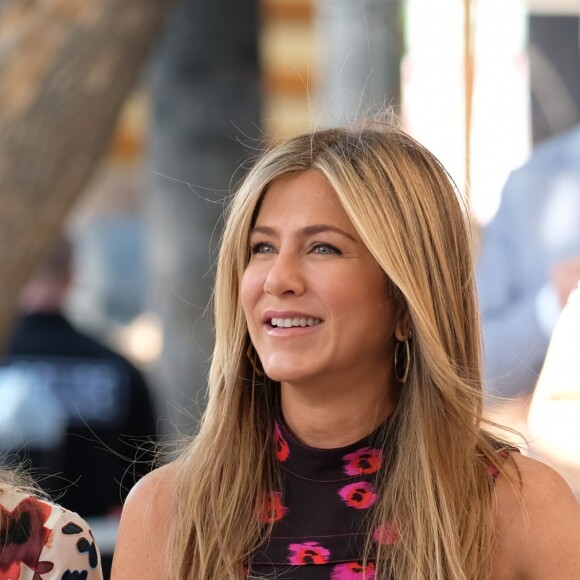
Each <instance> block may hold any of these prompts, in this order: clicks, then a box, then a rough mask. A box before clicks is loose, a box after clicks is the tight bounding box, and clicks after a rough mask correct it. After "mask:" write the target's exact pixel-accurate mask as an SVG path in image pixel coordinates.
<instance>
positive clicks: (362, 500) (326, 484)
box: [246, 419, 517, 580]
mask: <svg viewBox="0 0 580 580" xmlns="http://www.w3.org/2000/svg"><path fill="white" fill-rule="evenodd" d="M388 424H389V420H387V421H386V422H385V424H384V425H382V426H381V427H379V429H378V430H377V431H375V432H374V433H372V434H371V435H369V436H367V437H365V438H363V439H361V440H360V441H358V442H356V443H353V444H352V445H348V446H346V447H342V448H338V449H315V448H313V447H309V446H307V445H304V444H303V443H301V442H300V441H298V440H297V439H296V438H295V437H294V436H293V435H292V433H291V432H290V430H289V429H288V427H287V426H286V425H285V424H284V422H283V421H282V420H281V419H278V420H277V421H276V423H275V428H274V439H275V441H274V443H275V451H276V457H277V460H278V461H279V462H280V466H281V468H282V469H281V471H282V489H281V490H279V491H277V492H275V493H274V494H273V496H272V497H270V498H267V501H265V502H264V505H263V507H262V509H261V510H260V513H259V514H258V517H259V518H260V520H261V521H262V522H263V523H269V522H273V528H272V534H271V536H270V538H269V539H268V541H267V542H266V544H264V545H263V546H261V547H260V548H259V549H258V550H256V551H255V552H254V554H253V557H252V561H251V563H250V564H249V565H248V568H247V570H246V572H247V578H248V580H262V579H268V580H274V579H275V580H374V578H375V565H374V561H373V554H372V551H371V554H370V559H369V561H368V562H367V564H366V567H365V566H363V563H362V555H363V553H364V547H365V543H366V542H367V534H368V533H369V532H368V523H367V516H368V514H369V509H370V508H372V506H373V505H374V504H375V503H376V501H377V489H376V484H375V480H376V477H377V474H380V472H381V470H385V469H388V458H387V457H386V456H385V455H386V453H388V451H389V450H388V449H384V448H381V447H380V446H379V445H378V444H377V443H378V441H379V440H382V441H385V437H380V438H379V437H377V435H378V434H380V432H381V430H382V429H386V428H387V426H388ZM389 439H390V438H389V437H388V436H387V437H386V441H387V444H386V445H387V447H388V445H389ZM510 451H512V450H511V449H510ZM513 451H517V450H515V449H514V450H513ZM508 453H509V452H508V451H506V450H498V455H499V456H500V457H501V459H499V458H498V459H499V460H500V461H502V460H505V458H506V457H507V455H508ZM488 474H489V477H490V480H491V482H492V483H493V481H495V479H496V477H497V475H498V470H497V468H495V467H493V466H491V465H490V466H489V467H488ZM370 533H371V534H372V542H373V544H376V543H381V544H384V545H387V546H389V545H390V546H394V545H395V544H396V543H397V530H396V527H395V525H394V524H392V523H388V522H387V523H384V524H383V525H381V526H380V527H378V528H377V529H374V530H371V532H370Z"/></svg>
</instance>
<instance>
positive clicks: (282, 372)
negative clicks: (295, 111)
mask: <svg viewBox="0 0 580 580" xmlns="http://www.w3.org/2000/svg"><path fill="white" fill-rule="evenodd" d="M249 243H250V249H251V258H250V261H249V264H248V266H247V268H246V271H245V273H244V276H243V279H242V285H241V301H242V306H243V309H244V313H245V316H246V320H247V324H248V329H249V333H250V337H251V339H252V343H253V344H254V346H255V348H256V350H257V352H258V355H259V357H260V360H261V362H262V365H263V367H264V370H265V371H266V373H267V374H268V376H269V377H270V378H272V379H273V380H276V381H280V382H282V383H294V384H298V383H305V382H312V381H315V382H316V381H319V382H320V381H333V382H336V381H342V382H343V383H344V381H355V382H354V384H357V383H358V382H360V381H362V380H365V377H370V378H372V379H373V380H377V378H381V377H383V378H388V377H390V374H391V368H392V357H393V353H394V344H395V336H394V331H395V324H396V322H397V318H399V317H397V315H396V313H395V304H394V302H393V300H392V299H391V298H390V296H389V292H388V287H387V280H386V276H385V274H384V272H383V271H382V270H381V268H380V267H379V265H378V264H377V262H376V261H375V259H374V258H373V256H372V255H371V253H370V252H369V250H368V249H367V248H366V246H365V245H364V244H363V242H362V241H361V239H360V237H359V236H358V234H357V233H356V231H355V229H354V226H353V225H352V223H351V222H350V220H349V218H348V216H347V214H346V212H345V211H344V209H343V208H342V206H341V204H340V202H339V200H338V197H337V195H336V193H335V192H334V190H333V189H332V187H331V186H330V184H329V183H328V182H327V180H326V179H325V178H324V177H323V176H322V175H321V174H320V173H318V172H316V171H307V172H304V173H299V174H293V175H289V176H284V177H281V178H278V179H277V180H275V181H274V182H273V183H272V185H271V186H270V187H269V189H268V191H267V193H266V194H265V196H264V199H263V202H262V205H261V208H260V211H259V213H258V216H257V219H256V223H255V226H254V228H253V230H252V232H251V235H250V241H249ZM336 384H338V383H336ZM351 384H352V383H351Z"/></svg>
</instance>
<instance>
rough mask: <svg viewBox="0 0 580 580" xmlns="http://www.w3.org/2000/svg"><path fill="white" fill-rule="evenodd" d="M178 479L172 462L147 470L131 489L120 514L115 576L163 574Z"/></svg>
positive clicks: (154, 576)
mask: <svg viewBox="0 0 580 580" xmlns="http://www.w3.org/2000/svg"><path fill="white" fill-rule="evenodd" d="M175 482H176V467H175V464H173V463H170V464H169V465H165V466H163V467H160V468H159V469H156V470H154V471H152V472H151V473H149V474H147V475H146V476H145V477H143V478H142V479H140V480H139V481H138V482H137V484H136V485H135V487H133V489H132V490H131V491H130V493H129V495H128V496H127V500H126V502H125V505H124V506H123V513H122V515H121V524H120V527H119V537H118V539H117V543H116V545H115V555H114V558H113V570H112V576H111V578H112V580H125V579H127V580H129V579H133V578H140V579H142V580H149V579H151V580H153V579H158V578H162V577H163V575H164V568H163V560H164V554H165V548H166V540H167V537H168V535H169V531H170V526H171V521H172V519H173V518H172V515H173V514H174V513H175V510H174V504H175Z"/></svg>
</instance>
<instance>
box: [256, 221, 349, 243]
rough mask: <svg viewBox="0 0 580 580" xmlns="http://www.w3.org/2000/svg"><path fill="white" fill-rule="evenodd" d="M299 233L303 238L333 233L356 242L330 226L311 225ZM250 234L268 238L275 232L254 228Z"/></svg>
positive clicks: (266, 227)
mask: <svg viewBox="0 0 580 580" xmlns="http://www.w3.org/2000/svg"><path fill="white" fill-rule="evenodd" d="M300 232H301V233H302V234H304V235H305V236H314V235H316V234H321V233H325V232H334V233H336V234H340V235H341V236H344V237H345V238H348V239H349V240H352V241H353V242H356V241H357V240H356V238H355V237H354V236H351V235H350V234H349V233H348V232H345V231H344V230H341V229H340V228H337V227H336V226H331V225H330V224H313V225H311V226H306V227H304V228H302V230H300ZM252 234H265V235H268V236H274V235H276V230H275V229H274V228H270V227H268V226H255V227H254V228H253V229H252V231H251V232H250V235H252Z"/></svg>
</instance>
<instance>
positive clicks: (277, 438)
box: [274, 423, 290, 461]
mask: <svg viewBox="0 0 580 580" xmlns="http://www.w3.org/2000/svg"><path fill="white" fill-rule="evenodd" d="M274 445H275V446H276V457H277V458H278V461H286V459H288V457H289V456H290V446H289V445H288V442H287V441H286V439H284V435H282V431H281V430H280V425H278V423H274Z"/></svg>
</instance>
